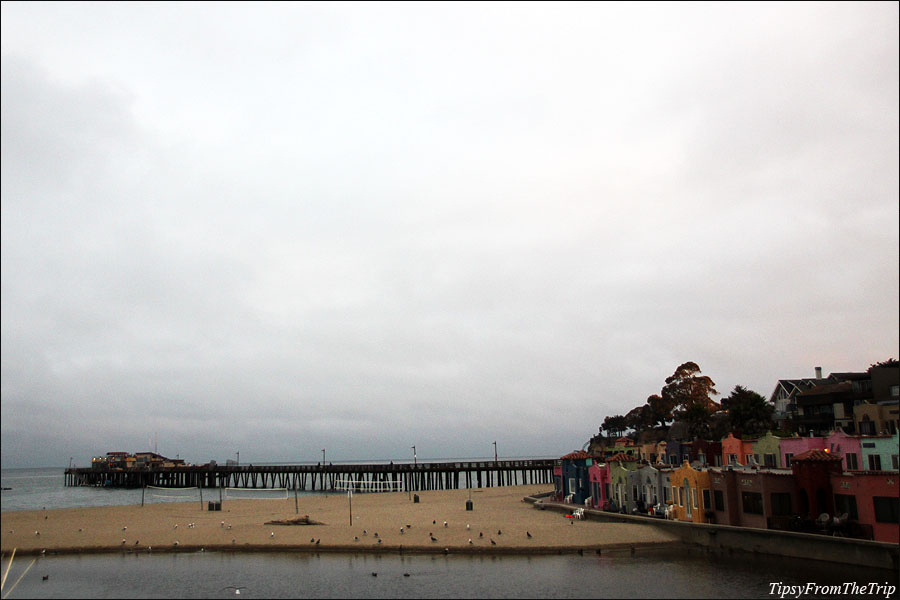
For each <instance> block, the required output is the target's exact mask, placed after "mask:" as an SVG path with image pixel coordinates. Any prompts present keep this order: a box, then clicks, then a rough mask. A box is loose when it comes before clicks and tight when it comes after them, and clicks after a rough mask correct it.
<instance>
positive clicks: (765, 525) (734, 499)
mask: <svg viewBox="0 0 900 600" xmlns="http://www.w3.org/2000/svg"><path fill="white" fill-rule="evenodd" d="M709 481H710V490H711V493H712V503H711V506H712V511H713V513H714V516H713V518H712V519H711V520H712V521H714V522H716V523H721V524H723V525H734V526H736V527H757V528H760V529H788V528H789V524H790V519H791V517H792V516H793V515H795V514H797V486H796V484H795V482H794V477H793V473H792V472H791V471H788V470H785V469H758V468H750V467H743V468H737V469H735V468H722V469H710V471H709Z"/></svg>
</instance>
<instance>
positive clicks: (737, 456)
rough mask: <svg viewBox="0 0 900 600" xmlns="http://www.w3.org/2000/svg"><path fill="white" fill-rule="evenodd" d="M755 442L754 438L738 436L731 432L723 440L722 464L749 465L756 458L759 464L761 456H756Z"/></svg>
mask: <svg viewBox="0 0 900 600" xmlns="http://www.w3.org/2000/svg"><path fill="white" fill-rule="evenodd" d="M755 443H756V440H754V439H748V440H745V439H741V438H736V437H734V434H733V433H729V434H728V437H726V438H725V439H723V440H722V464H723V465H725V466H728V465H749V464H751V463H752V462H753V461H754V460H755V461H756V463H757V464H759V457H757V456H755V453H754V451H753V445H754V444H755ZM751 459H753V460H751Z"/></svg>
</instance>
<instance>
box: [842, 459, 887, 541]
mask: <svg viewBox="0 0 900 600" xmlns="http://www.w3.org/2000/svg"><path fill="white" fill-rule="evenodd" d="M897 475H898V474H897V472H896V471H855V472H852V473H840V474H833V475H832V476H831V488H832V491H833V492H834V504H835V513H837V514H841V515H842V514H844V513H846V514H847V515H848V517H849V518H850V520H851V521H857V522H859V523H861V524H862V525H863V526H864V527H865V529H868V528H869V527H871V528H872V531H871V537H872V539H874V540H876V541H879V542H893V543H895V544H896V543H898V542H900V533H898V531H900V529H898V505H900V494H898V491H897V483H898V479H900V478H898V476H897ZM865 533H868V532H867V531H866V532H865ZM866 537H868V536H866Z"/></svg>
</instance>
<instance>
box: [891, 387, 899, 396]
mask: <svg viewBox="0 0 900 600" xmlns="http://www.w3.org/2000/svg"><path fill="white" fill-rule="evenodd" d="M891 396H900V385H892V386H891Z"/></svg>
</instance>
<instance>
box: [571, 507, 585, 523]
mask: <svg viewBox="0 0 900 600" xmlns="http://www.w3.org/2000/svg"><path fill="white" fill-rule="evenodd" d="M572 514H573V515H575V518H576V519H578V520H579V521H581V520H582V519H584V509H583V508H576V509H575V510H574V511H573V512H572Z"/></svg>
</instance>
